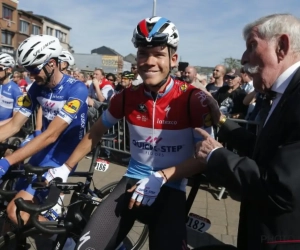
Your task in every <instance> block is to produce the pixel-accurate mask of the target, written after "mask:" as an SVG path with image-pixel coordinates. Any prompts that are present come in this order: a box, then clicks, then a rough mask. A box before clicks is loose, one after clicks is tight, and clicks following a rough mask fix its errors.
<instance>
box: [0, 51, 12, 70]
mask: <svg viewBox="0 0 300 250" xmlns="http://www.w3.org/2000/svg"><path fill="white" fill-rule="evenodd" d="M0 65H3V66H4V67H8V68H13V67H14V66H15V60H14V58H13V57H12V56H11V55H9V54H6V53H0Z"/></svg>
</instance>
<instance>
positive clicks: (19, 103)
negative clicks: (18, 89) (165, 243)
mask: <svg viewBox="0 0 300 250" xmlns="http://www.w3.org/2000/svg"><path fill="white" fill-rule="evenodd" d="M23 99H24V97H23V96H22V95H20V96H19V97H18V98H17V105H18V106H22V105H23Z"/></svg>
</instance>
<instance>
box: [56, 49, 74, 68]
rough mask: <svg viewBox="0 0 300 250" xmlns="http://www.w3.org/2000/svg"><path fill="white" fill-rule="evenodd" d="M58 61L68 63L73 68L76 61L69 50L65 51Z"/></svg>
mask: <svg viewBox="0 0 300 250" xmlns="http://www.w3.org/2000/svg"><path fill="white" fill-rule="evenodd" d="M58 59H59V60H60V61H62V62H67V63H68V64H69V66H73V65H74V64H75V59H74V57H73V55H72V54H71V53H70V52H69V51H68V50H63V51H62V52H61V54H60V55H59V57H58Z"/></svg>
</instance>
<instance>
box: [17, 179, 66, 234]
mask: <svg viewBox="0 0 300 250" xmlns="http://www.w3.org/2000/svg"><path fill="white" fill-rule="evenodd" d="M60 182H62V180H61V179H60ZM55 183H58V180H55ZM60 193H61V190H60V189H59V188H57V187H56V186H55V184H52V185H50V190H49V195H48V198H47V200H46V202H45V203H44V204H40V205H37V204H32V203H27V202H26V201H24V200H23V198H17V199H15V204H16V206H17V208H18V209H19V210H22V211H25V212H27V213H29V214H30V220H31V222H32V224H33V225H34V226H35V227H36V228H37V229H38V230H40V231H41V232H43V233H47V234H63V233H66V231H67V228H57V225H58V224H57V222H56V223H51V222H50V223H49V222H46V223H43V222H39V220H38V217H39V214H40V213H41V212H43V211H45V210H49V209H50V208H52V207H54V206H55V205H56V204H57V201H58V198H59V195H60ZM50 225H54V226H55V228H48V227H47V226H50Z"/></svg>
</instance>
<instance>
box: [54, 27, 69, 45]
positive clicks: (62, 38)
mask: <svg viewBox="0 0 300 250" xmlns="http://www.w3.org/2000/svg"><path fill="white" fill-rule="evenodd" d="M55 36H56V37H57V38H58V39H59V41H61V42H66V41H67V34H66V33H63V32H61V31H60V30H55Z"/></svg>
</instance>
